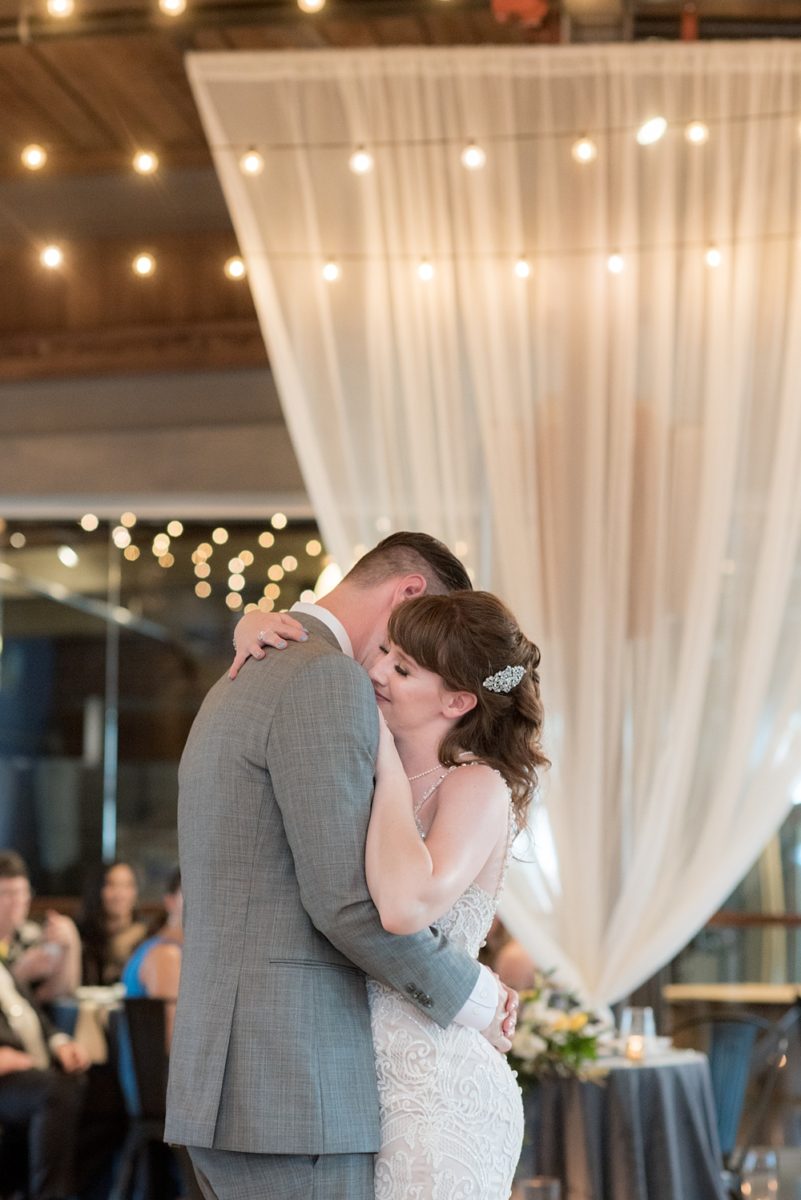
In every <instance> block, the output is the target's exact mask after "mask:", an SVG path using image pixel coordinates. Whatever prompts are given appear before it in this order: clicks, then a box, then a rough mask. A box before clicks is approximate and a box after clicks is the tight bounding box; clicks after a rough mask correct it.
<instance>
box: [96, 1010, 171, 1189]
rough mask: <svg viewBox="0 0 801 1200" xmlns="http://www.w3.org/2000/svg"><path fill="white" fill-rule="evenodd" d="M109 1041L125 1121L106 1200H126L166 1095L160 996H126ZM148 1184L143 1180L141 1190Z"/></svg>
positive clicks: (159, 1130) (160, 1129)
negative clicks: (154, 998) (123, 1103)
mask: <svg viewBox="0 0 801 1200" xmlns="http://www.w3.org/2000/svg"><path fill="white" fill-rule="evenodd" d="M109 1043H110V1047H111V1048H112V1050H113V1052H114V1054H115V1057H116V1062H117V1068H118V1072H119V1078H120V1084H121V1086H122V1092H123V1095H124V1097H125V1107H126V1110H127V1112H128V1118H129V1122H130V1124H129V1127H128V1134H127V1136H126V1138H125V1143H124V1145H123V1148H122V1154H121V1156H120V1162H119V1166H118V1168H117V1172H116V1177H115V1179H114V1186H113V1188H112V1190H111V1195H110V1196H109V1200H128V1197H129V1196H130V1193H131V1189H132V1186H133V1183H134V1181H135V1180H136V1178H137V1177H139V1178H147V1177H149V1175H150V1159H151V1147H153V1146H158V1147H161V1145H162V1142H163V1140H164V1117H165V1105H166V1099H167V1052H166V1026H165V1012H164V1001H163V1000H148V999H135V1000H134V999H130V1000H128V999H126V1000H125V1001H124V1008H123V1010H122V1011H118V1012H115V1013H114V1014H112V1020H111V1022H110V1026H109ZM152 1190H153V1189H152V1188H151V1187H150V1186H149V1185H148V1187H147V1191H148V1192H151V1191H152Z"/></svg>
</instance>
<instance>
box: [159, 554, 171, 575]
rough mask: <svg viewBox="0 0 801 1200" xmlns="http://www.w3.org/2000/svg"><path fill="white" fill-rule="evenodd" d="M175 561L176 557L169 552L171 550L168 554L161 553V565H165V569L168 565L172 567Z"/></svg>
mask: <svg viewBox="0 0 801 1200" xmlns="http://www.w3.org/2000/svg"><path fill="white" fill-rule="evenodd" d="M174 562H175V559H174V558H173V556H172V554H170V553H169V551H168V552H167V553H166V554H161V555H159V566H160V567H164V569H165V570H166V569H167V568H168V567H171V566H172V565H173V563H174Z"/></svg>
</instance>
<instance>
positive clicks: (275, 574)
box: [267, 563, 284, 583]
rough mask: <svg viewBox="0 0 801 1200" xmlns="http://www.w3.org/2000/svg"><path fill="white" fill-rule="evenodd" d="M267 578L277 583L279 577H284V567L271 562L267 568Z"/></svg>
mask: <svg viewBox="0 0 801 1200" xmlns="http://www.w3.org/2000/svg"><path fill="white" fill-rule="evenodd" d="M267 578H268V579H271V580H272V581H273V583H278V580H279V579H283V578H284V568H283V567H281V566H279V565H278V563H273V565H272V566H271V567H268V569H267Z"/></svg>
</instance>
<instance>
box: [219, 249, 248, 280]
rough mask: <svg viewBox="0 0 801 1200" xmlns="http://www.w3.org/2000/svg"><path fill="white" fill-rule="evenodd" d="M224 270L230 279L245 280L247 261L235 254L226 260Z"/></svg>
mask: <svg viewBox="0 0 801 1200" xmlns="http://www.w3.org/2000/svg"><path fill="white" fill-rule="evenodd" d="M224 270H225V274H226V276H227V277H228V278H229V279H244V278H245V276H246V275H247V267H246V266H245V260H244V259H243V258H240V257H239V255H238V254H234V255H233V256H232V257H231V258H229V259H227V260H226V263H225V267H224Z"/></svg>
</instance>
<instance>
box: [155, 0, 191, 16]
mask: <svg viewBox="0 0 801 1200" xmlns="http://www.w3.org/2000/svg"><path fill="white" fill-rule="evenodd" d="M159 8H160V9H161V11H162V12H163V13H164V16H165V17H180V16H181V14H182V13H185V12H186V0H159Z"/></svg>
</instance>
